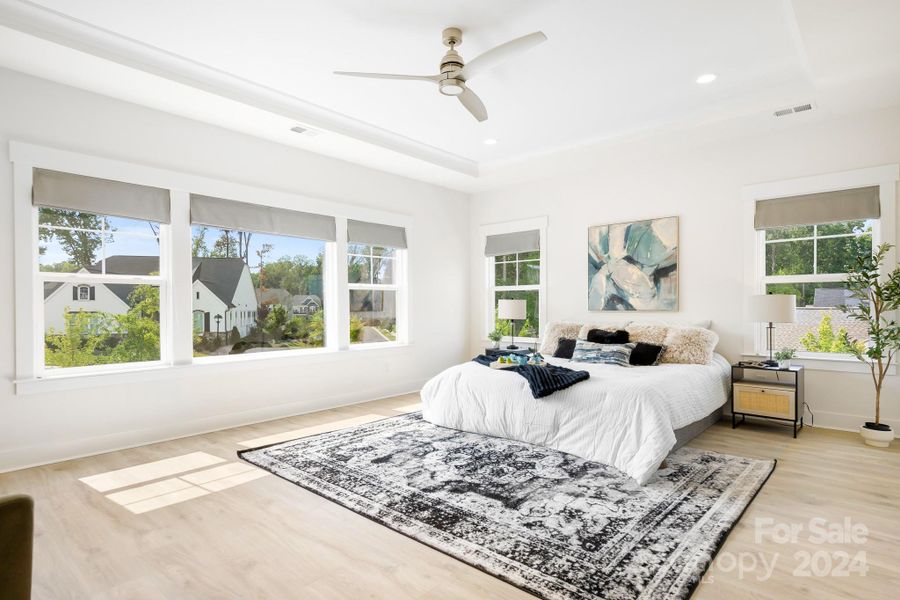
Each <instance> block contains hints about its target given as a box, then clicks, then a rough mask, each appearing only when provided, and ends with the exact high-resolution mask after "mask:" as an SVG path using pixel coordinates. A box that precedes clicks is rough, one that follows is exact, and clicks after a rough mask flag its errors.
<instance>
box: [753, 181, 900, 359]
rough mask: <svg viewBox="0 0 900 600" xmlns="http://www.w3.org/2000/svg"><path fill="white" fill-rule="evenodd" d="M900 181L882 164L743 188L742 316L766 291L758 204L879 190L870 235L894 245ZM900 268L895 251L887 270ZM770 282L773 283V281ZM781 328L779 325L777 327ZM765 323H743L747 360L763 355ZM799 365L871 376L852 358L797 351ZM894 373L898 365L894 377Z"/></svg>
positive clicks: (804, 278)
mask: <svg viewBox="0 0 900 600" xmlns="http://www.w3.org/2000/svg"><path fill="white" fill-rule="evenodd" d="M898 179H900V165H897V164H891V165H882V166H878V167H869V168H864V169H854V170H851V171H841V172H838V173H828V174H825V175H814V176H811V177H800V178H796V179H787V180H783V181H772V182H767V183H759V184H755V185H748V186H745V187H743V188H742V189H741V199H742V207H741V209H742V218H741V223H742V226H743V230H744V248H745V252H744V294H743V306H742V309H743V312H742V315H746V314H747V312H748V302H749V299H750V296H752V295H754V294H761V293H764V290H765V283H764V282H765V280H766V278H765V263H764V252H765V234H764V232H762V231H756V229H754V215H755V209H756V201H757V200H767V199H770V198H782V197H786V196H799V195H803V194H815V193H819V192H831V191H837V190H846V189H851V188H858V187H869V186H878V190H879V198H880V203H881V218H880V219H879V220H878V221H877V222H876V223H875V226H874V227H873V232H872V240H873V244H876V245H877V244H878V243H884V242H887V243H889V244H895V243H896V231H895V230H896V214H897V213H896V198H897V180H898ZM896 265H897V256H896V250H895V249H893V248H892V249H891V251H890V252H889V253H888V256H887V258H886V260H885V267H886V269H888V268H889V269H893V268H894V267H895V266H896ZM768 279H769V282H770V283H771V282H774V281H775V279H773V278H772V277H769V278H768ZM786 279H789V280H790V281H792V282H794V281H798V280H802V281H807V282H828V281H835V276H834V275H802V276H790V277H786ZM776 327H777V325H776ZM763 328H764V325H763V324H754V323H749V322H748V323H745V325H744V328H743V356H744V357H746V358H758V357H761V356H763V354H764V348H765V333H764V331H763ZM795 362H797V363H799V364H802V365H804V366H806V367H808V368H810V369H819V370H827V371H842V372H853V373H868V372H869V371H868V367H867V366H866V365H864V364H862V363H861V362H860V361H859V360H857V359H856V358H854V357H852V356H844V355H830V356H828V355H824V354H821V353H812V352H807V353H798V356H797V358H796V359H795ZM895 373H896V366H893V367H892V368H891V374H895Z"/></svg>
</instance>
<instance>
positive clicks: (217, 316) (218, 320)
mask: <svg viewBox="0 0 900 600" xmlns="http://www.w3.org/2000/svg"><path fill="white" fill-rule="evenodd" d="M213 318H214V319H215V320H216V343H222V340H221V335H220V333H219V331H220V330H219V324H220V323H221V322H222V315H216V316H215V317H213Z"/></svg>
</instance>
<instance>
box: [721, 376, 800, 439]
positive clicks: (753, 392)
mask: <svg viewBox="0 0 900 600" xmlns="http://www.w3.org/2000/svg"><path fill="white" fill-rule="evenodd" d="M803 388H804V385H803V367H787V368H784V369H782V368H780V367H751V366H747V365H740V364H737V365H732V366H731V428H732V429H734V428H735V427H737V426H738V425H739V424H741V423H743V422H744V421H745V420H746V419H747V417H759V418H763V419H772V420H775V421H782V422H786V423H790V424H791V427H792V429H793V431H794V437H795V438H796V437H797V432H798V431H800V430H801V429H803ZM738 416H740V417H741V418H740V421H738ZM798 425H799V427H798Z"/></svg>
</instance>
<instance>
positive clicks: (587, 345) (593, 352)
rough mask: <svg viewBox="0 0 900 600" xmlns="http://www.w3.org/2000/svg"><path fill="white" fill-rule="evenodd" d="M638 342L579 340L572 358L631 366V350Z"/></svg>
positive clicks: (580, 360)
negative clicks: (601, 342) (605, 342)
mask: <svg viewBox="0 0 900 600" xmlns="http://www.w3.org/2000/svg"><path fill="white" fill-rule="evenodd" d="M636 345H637V344H635V343H633V342H632V343H629V344H595V343H593V342H586V341H584V340H578V342H577V343H576V344H575V352H574V353H573V354H572V360H574V361H577V362H585V363H600V364H606V365H619V366H620V367H630V366H631V364H630V362H629V359H630V358H631V351H632V350H634V347H635V346H636Z"/></svg>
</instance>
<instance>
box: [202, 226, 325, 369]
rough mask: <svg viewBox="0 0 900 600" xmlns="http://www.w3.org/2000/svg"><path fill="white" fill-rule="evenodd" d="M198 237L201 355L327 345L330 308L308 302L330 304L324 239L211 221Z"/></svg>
mask: <svg viewBox="0 0 900 600" xmlns="http://www.w3.org/2000/svg"><path fill="white" fill-rule="evenodd" d="M192 237H193V244H192V246H193V264H192V269H193V286H194V300H193V311H194V313H193V314H194V356H195V357H201V356H221V355H226V354H244V353H259V352H273V351H279V350H302V349H307V348H321V347H323V346H324V345H325V341H326V336H325V322H324V319H323V314H322V313H319V314H316V311H309V310H308V306H309V304H310V303H314V304H315V305H316V306H317V307H322V306H323V300H322V298H323V282H324V273H325V269H326V264H325V262H326V261H325V242H324V241H321V240H311V239H304V238H299V237H293V236H286V235H273V234H269V233H260V232H255V231H235V230H229V229H224V228H220V227H211V226H207V225H194V226H193V227H192ZM295 301H297V302H303V304H301V306H300V307H297V306H295ZM300 308H302V310H299V309H300ZM257 311H258V312H257ZM208 313H212V314H213V315H215V314H221V315H222V319H219V320H216V319H215V317H213V318H212V319H207V318H206V317H205V316H203V315H205V314H208ZM198 315H200V316H198ZM256 315H258V316H256Z"/></svg>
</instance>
